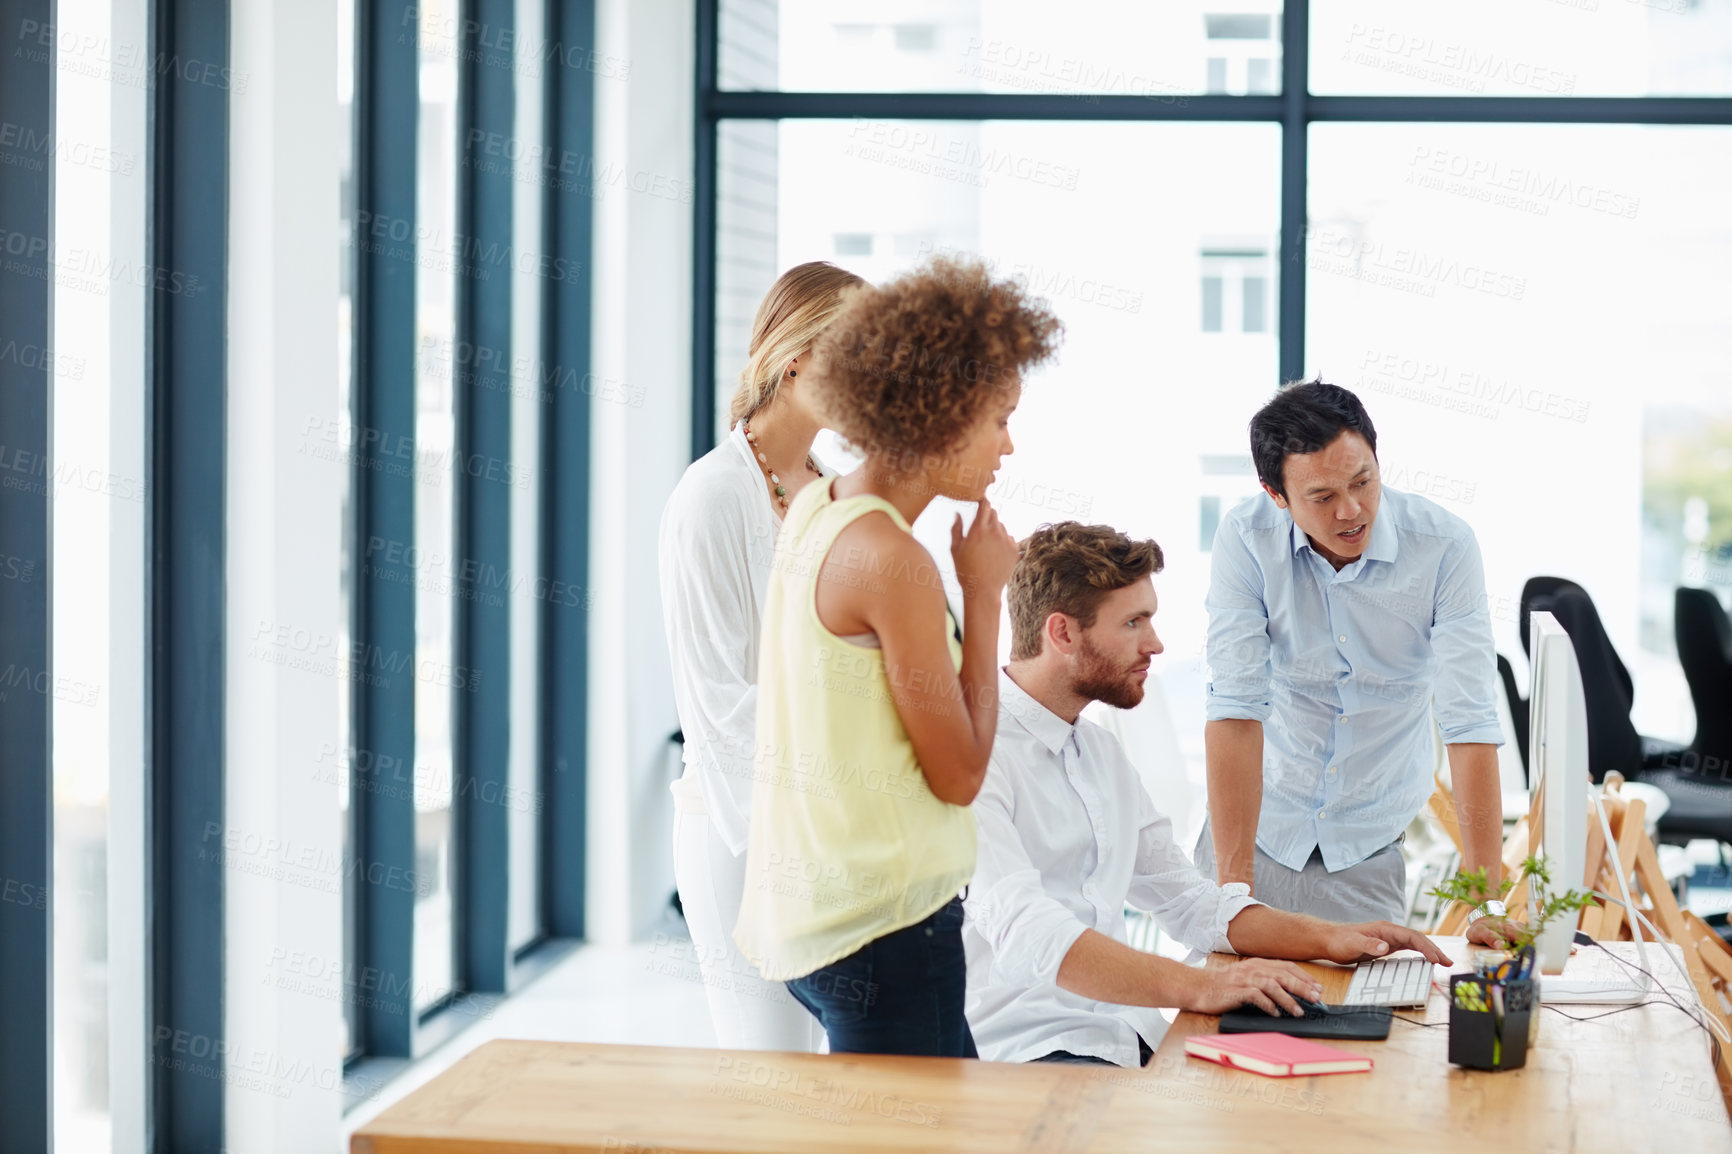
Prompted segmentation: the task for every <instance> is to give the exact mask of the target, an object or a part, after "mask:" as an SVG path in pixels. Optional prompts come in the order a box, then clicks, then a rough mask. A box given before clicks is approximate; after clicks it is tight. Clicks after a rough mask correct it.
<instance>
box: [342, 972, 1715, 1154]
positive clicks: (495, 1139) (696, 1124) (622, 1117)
mask: <svg viewBox="0 0 1732 1154" xmlns="http://www.w3.org/2000/svg"><path fill="white" fill-rule="evenodd" d="M1441 944H1443V945H1444V948H1445V950H1446V951H1450V952H1452V954H1454V955H1455V956H1458V957H1459V954H1455V951H1459V950H1460V949H1461V946H1462V943H1461V942H1460V940H1459V939H1455V940H1448V939H1444V940H1442V941H1441ZM1212 964H1231V962H1230V961H1229V960H1226V959H1213V960H1212ZM1313 969H1314V971H1315V972H1316V973H1317V974H1318V975H1319V977H1320V978H1321V980H1322V983H1323V986H1324V997H1325V1000H1328V999H1330V998H1335V997H1339V996H1340V995H1341V993H1342V992H1343V991H1344V990H1345V989H1346V984H1347V971H1345V970H1339V969H1335V968H1333V967H1327V966H1318V967H1313ZM1666 976H1667V978H1668V985H1669V986H1671V987H1672V988H1674V989H1676V990H1679V991H1680V992H1681V994H1680V996H1681V997H1683V998H1684V999H1685V1000H1686V1001H1688V996H1687V994H1684V993H1682V990H1683V979H1682V978H1681V977H1680V976H1679V975H1677V974H1676V973H1675V972H1674V971H1672V970H1670V969H1668V971H1667V975H1666ZM1605 1009H1606V1007H1594V1006H1575V1007H1568V1008H1567V1012H1569V1013H1572V1014H1577V1015H1579V1016H1584V1017H1585V1016H1587V1015H1591V1014H1595V1013H1601V1012H1603V1011H1604V1010H1605ZM1406 1017H1408V1018H1410V1019H1414V1020H1415V1021H1417V1020H1418V1019H1420V1017H1421V1015H1419V1014H1410V1015H1406ZM1423 1018H1424V1020H1426V1021H1432V1022H1443V1021H1445V1020H1446V1018H1447V1013H1446V1011H1445V1007H1444V1002H1443V996H1442V995H1441V994H1439V993H1434V994H1433V995H1432V1000H1431V1004H1430V1006H1428V1007H1427V1009H1426V1012H1425V1014H1424V1015H1423ZM1214 1028H1215V1019H1214V1018H1211V1017H1206V1016H1203V1015H1196V1014H1181V1015H1180V1016H1179V1019H1178V1021H1177V1022H1175V1023H1174V1024H1173V1027H1172V1029H1171V1030H1170V1031H1169V1032H1168V1034H1167V1036H1166V1037H1165V1038H1164V1039H1163V1040H1162V1042H1161V1046H1160V1048H1159V1049H1158V1050H1157V1051H1156V1052H1155V1056H1154V1057H1153V1058H1152V1059H1151V1060H1150V1062H1149V1065H1148V1066H1146V1067H1145V1068H1143V1069H1142V1070H1121V1069H1109V1068H1106V1067H1099V1066H1052V1065H1009V1064H1003V1063H995V1062H968V1061H957V1060H953V1059H941V1058H883V1057H862V1056H854V1055H839V1056H818V1055H810V1054H751V1053H741V1052H733V1051H723V1050H691V1049H671V1048H659V1047H650V1046H600V1045H582V1044H576V1043H558V1042H512V1041H499V1042H491V1043H489V1044H487V1045H485V1046H482V1047H481V1048H479V1049H478V1050H476V1051H475V1052H474V1053H473V1054H471V1055H469V1056H468V1057H466V1058H464V1059H463V1060H462V1061H461V1062H459V1063H458V1064H457V1065H455V1066H453V1067H452V1068H451V1069H450V1070H448V1071H446V1072H445V1073H444V1074H442V1075H441V1076H440V1077H438V1078H436V1079H434V1080H433V1081H432V1082H430V1083H428V1084H427V1085H426V1086H424V1087H422V1088H421V1089H420V1090H418V1091H416V1092H415V1093H414V1094H412V1095H410V1096H409V1097H407V1098H405V1099H404V1100H403V1101H402V1102H399V1103H398V1104H397V1105H395V1106H393V1107H392V1108H390V1109H389V1110H387V1111H385V1112H384V1113H383V1114H381V1115H380V1116H379V1117H378V1118H377V1119H375V1120H374V1121H373V1122H372V1123H371V1124H369V1125H367V1126H365V1127H363V1128H362V1129H361V1130H359V1131H357V1132H356V1134H355V1136H354V1140H353V1142H352V1144H351V1147H350V1149H351V1154H409V1152H417V1154H420V1152H426V1154H434V1152H437V1154H480V1152H482V1151H489V1152H491V1151H509V1152H512V1154H551V1152H553V1151H561V1152H565V1151H617V1152H619V1154H672V1152H674V1151H705V1152H712V1154H716V1152H724V1151H740V1152H751V1154H759V1152H766V1154H768V1152H778V1154H779V1152H786V1154H807V1152H812V1151H876V1150H890V1151H981V1152H983V1154H985V1152H988V1151H991V1152H995V1154H996V1152H999V1151H1010V1150H1030V1151H1033V1150H1053V1151H1078V1152H1080V1151H1099V1152H1102V1154H1119V1152H1122V1151H1130V1150H1141V1149H1162V1150H1164V1149H1172V1150H1186V1151H1193V1150H1206V1151H1211V1152H1212V1151H1217V1150H1245V1151H1257V1152H1258V1154H1271V1152H1280V1151H1289V1150H1292V1151H1328V1152H1330V1154H1337V1152H1343V1154H1346V1152H1352V1151H1359V1150H1366V1151H1373V1150H1374V1151H1377V1152H1378V1154H1408V1152H1410V1151H1415V1150H1432V1149H1440V1148H1443V1147H1445V1146H1447V1147H1450V1148H1457V1147H1459V1148H1462V1149H1471V1148H1478V1149H1496V1150H1505V1149H1507V1150H1511V1151H1518V1152H1520V1154H1529V1152H1532V1151H1541V1150H1560V1151H1568V1150H1606V1151H1618V1152H1619V1154H1625V1152H1630V1151H1647V1150H1659V1151H1663V1152H1664V1154H1709V1152H1718V1151H1727V1152H1732V1125H1729V1124H1728V1121H1727V1115H1726V1110H1725V1107H1724V1105H1723V1104H1722V1100H1721V1097H1720V1092H1719V1087H1718V1084H1717V1082H1716V1079H1715V1073H1714V1068H1713V1065H1712V1063H1711V1059H1710V1054H1709V1047H1708V1042H1707V1039H1706V1036H1705V1035H1704V1034H1703V1032H1702V1031H1701V1030H1700V1029H1699V1028H1697V1027H1696V1026H1695V1025H1694V1024H1692V1023H1691V1021H1690V1020H1689V1019H1688V1018H1686V1017H1685V1016H1684V1015H1683V1014H1682V1013H1679V1012H1678V1011H1677V1010H1676V1009H1673V1008H1671V1007H1670V1006H1643V1007H1641V1008H1638V1009H1633V1010H1629V1011H1626V1012H1624V1013H1619V1014H1615V1015H1612V1016H1610V1017H1606V1018H1601V1019H1599V1020H1597V1021H1593V1022H1574V1021H1570V1020H1568V1019H1566V1018H1564V1017H1563V1016H1562V1015H1561V1014H1558V1013H1554V1012H1551V1011H1547V1012H1545V1014H1544V1017H1543V1019H1542V1022H1541V1025H1540V1036H1539V1042H1538V1045H1537V1047H1536V1048H1535V1049H1534V1050H1533V1051H1531V1052H1530V1054H1529V1056H1528V1064H1527V1066H1526V1067H1525V1068H1523V1069H1521V1070H1513V1071H1508V1072H1504V1073H1499V1074H1488V1073H1481V1072H1474V1071H1467V1070H1460V1069H1457V1068H1456V1067H1453V1066H1450V1065H1449V1064H1448V1063H1447V1061H1446V1059H1445V1051H1446V1048H1447V1043H1448V1037H1447V1033H1448V1030H1447V1027H1445V1026H1442V1025H1439V1026H1436V1027H1433V1028H1426V1027H1424V1026H1420V1025H1416V1024H1409V1023H1404V1022H1397V1023H1396V1024H1395V1026H1394V1029H1393V1031H1392V1032H1391V1034H1390V1036H1389V1040H1388V1041H1387V1042H1369V1043H1341V1045H1342V1046H1343V1047H1344V1048H1346V1049H1351V1050H1357V1051H1359V1052H1361V1053H1365V1054H1368V1055H1370V1056H1371V1057H1373V1058H1375V1059H1376V1061H1377V1068H1376V1069H1375V1070H1374V1071H1373V1072H1372V1073H1370V1074H1368V1075H1358V1074H1353V1075H1337V1076H1333V1077H1318V1078H1291V1079H1273V1078H1262V1077H1259V1076H1257V1075H1255V1074H1246V1073H1241V1072H1239V1071H1235V1070H1228V1069H1225V1068H1223V1067H1220V1066H1215V1065H1212V1064H1210V1063H1207V1062H1200V1061H1198V1060H1196V1059H1192V1058H1186V1057H1185V1056H1184V1039H1185V1037H1186V1036H1187V1035H1189V1034H1193V1033H1207V1032H1210V1031H1212V1030H1213V1029H1214Z"/></svg>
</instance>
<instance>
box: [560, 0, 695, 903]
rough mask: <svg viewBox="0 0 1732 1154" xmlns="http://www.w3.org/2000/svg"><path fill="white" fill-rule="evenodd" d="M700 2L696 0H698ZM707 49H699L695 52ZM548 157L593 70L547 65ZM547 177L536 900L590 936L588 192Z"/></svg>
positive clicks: (574, 153)
mask: <svg viewBox="0 0 1732 1154" xmlns="http://www.w3.org/2000/svg"><path fill="white" fill-rule="evenodd" d="M702 2H703V0H700V3H702ZM545 43H548V44H566V45H571V44H593V43H595V4H594V0H548V4H547V28H546V33H545ZM701 56H702V53H701V52H700V57H701ZM547 72H548V82H547V109H546V111H547V115H546V117H545V120H544V124H545V126H546V127H545V130H546V132H547V149H548V151H547V153H546V155H548V156H561V157H564V156H571V157H576V158H578V160H579V162H592V161H593V157H594V152H595V74H594V72H592V71H590V70H588V69H584V68H571V67H550V68H548V70H547ZM575 185H576V182H567V181H550V182H549V184H548V187H547V199H546V202H545V209H544V213H543V218H542V219H543V228H544V235H545V242H544V244H543V248H542V261H541V267H542V268H543V269H547V270H553V271H549V272H548V273H547V275H546V277H545V279H544V281H543V285H544V290H545V294H546V295H545V297H544V299H543V307H542V318H543V320H542V338H541V339H542V358H541V362H542V366H543V369H542V376H543V380H542V382H541V386H540V387H541V388H542V389H543V390H545V391H546V393H548V394H549V396H548V399H547V405H546V408H544V409H543V410H542V412H543V421H542V451H541V460H542V462H543V469H542V473H541V476H542V480H543V484H544V488H543V489H542V500H541V531H542V549H541V564H542V567H543V572H542V574H541V581H540V582H539V583H538V585H539V588H540V589H542V590H544V591H545V593H544V596H543V599H542V607H543V608H542V656H541V663H542V678H541V710H542V724H541V740H542V756H541V771H540V772H541V786H542V790H541V796H542V800H543V801H544V802H545V806H544V808H543V811H542V813H543V822H544V824H543V826H542V832H541V858H542V883H541V902H542V910H543V918H544V923H545V929H546V931H547V932H548V933H549V934H550V935H552V936H555V937H569V938H577V937H582V936H583V933H584V886H585V884H586V877H587V870H586V866H585V862H584V855H585V852H586V850H585V847H586V845H587V836H586V833H585V829H584V823H585V821H586V820H587V807H586V803H585V788H586V787H585V781H586V773H587V765H586V761H585V754H584V747H585V741H586V732H587V725H588V715H589V711H588V691H589V674H588V653H589V614H590V612H591V599H590V597H589V592H588V587H589V524H590V516H589V390H588V389H587V388H585V387H584V382H585V378H586V376H587V374H588V373H589V364H590V361H589V357H590V342H589V322H590V297H591V280H590V263H591V257H590V254H591V235H590V231H591V224H592V209H593V205H594V203H595V202H594V200H593V198H592V197H591V196H590V195H589V190H587V189H579V188H578V187H576V186H575Z"/></svg>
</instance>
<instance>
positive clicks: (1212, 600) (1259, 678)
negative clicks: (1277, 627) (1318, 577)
mask: <svg viewBox="0 0 1732 1154" xmlns="http://www.w3.org/2000/svg"><path fill="white" fill-rule="evenodd" d="M1262 586H1263V580H1262V575H1261V573H1259V572H1258V569H1257V564H1256V562H1255V560H1254V559H1253V558H1252V557H1251V551H1250V549H1248V548H1247V547H1246V545H1245V539H1244V536H1243V535H1242V532H1241V530H1240V528H1239V526H1238V524H1237V523H1236V522H1235V521H1232V520H1228V521H1225V522H1223V523H1222V525H1221V528H1220V530H1219V532H1217V533H1216V534H1215V544H1214V547H1213V549H1212V550H1211V555H1210V562H1209V595H1208V598H1207V600H1206V602H1205V604H1206V605H1207V606H1208V610H1209V640H1208V662H1209V692H1208V701H1207V703H1206V706H1205V717H1206V718H1207V720H1209V721H1228V720H1245V721H1267V720H1269V714H1270V713H1271V712H1272V711H1273V705H1272V703H1271V699H1270V676H1269V613H1268V610H1267V608H1266V607H1265V605H1264V602H1263V593H1262Z"/></svg>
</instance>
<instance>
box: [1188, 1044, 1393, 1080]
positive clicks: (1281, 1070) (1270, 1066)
mask: <svg viewBox="0 0 1732 1154" xmlns="http://www.w3.org/2000/svg"><path fill="white" fill-rule="evenodd" d="M1185 1053H1187V1054H1189V1055H1191V1057H1193V1058H1201V1059H1203V1060H1204V1061H1206V1062H1219V1063H1220V1064H1221V1065H1223V1066H1232V1067H1234V1068H1236V1069H1240V1070H1249V1071H1251V1072H1252V1073H1253V1074H1267V1075H1268V1076H1269V1077H1271V1078H1303V1077H1308V1076H1310V1075H1312V1074H1357V1073H1360V1072H1361V1071H1365V1070H1369V1069H1371V1064H1372V1063H1371V1059H1370V1058H1362V1057H1360V1056H1359V1055H1358V1054H1349V1053H1348V1052H1347V1051H1346V1050H1337V1049H1336V1048H1335V1047H1334V1046H1325V1045H1323V1044H1322V1043H1321V1042H1312V1041H1308V1040H1307V1039H1305V1038H1294V1037H1290V1036H1288V1035H1286V1034H1193V1035H1192V1036H1191V1037H1189V1038H1186V1039H1185Z"/></svg>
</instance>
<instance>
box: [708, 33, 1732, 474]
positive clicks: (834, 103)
mask: <svg viewBox="0 0 1732 1154" xmlns="http://www.w3.org/2000/svg"><path fill="white" fill-rule="evenodd" d="M720 24H721V22H720V0H697V52H696V68H697V84H696V94H697V95H696V106H695V109H694V113H695V115H694V123H695V132H696V140H695V157H696V171H695V173H694V196H693V201H694V204H693V213H692V225H693V233H692V239H693V243H692V258H693V268H692V293H693V298H692V310H693V314H692V315H693V323H694V333H693V341H692V398H691V406H692V425H691V438H692V440H691V456H692V459H693V460H696V459H697V458H698V457H701V456H702V455H703V454H704V453H706V452H708V451H709V450H710V449H711V448H713V447H714V445H715V433H714V427H715V421H716V398H715V395H714V389H715V379H716V377H715V372H716V367H715V351H716V334H715V326H716V227H717V211H716V209H717V193H718V188H719V173H718V168H717V157H718V149H717V135H718V131H719V127H720V125H721V123H722V122H723V121H726V120H769V121H780V120H801V119H848V118H852V117H868V118H872V119H879V120H949V121H970V120H1046V121H1079V122H1084V121H1113V122H1120V123H1146V122H1151V121H1212V122H1221V123H1226V122H1235V121H1259V122H1265V123H1275V124H1279V125H1280V126H1281V129H1282V132H1281V234H1280V248H1279V250H1278V251H1277V253H1276V254H1275V259H1274V262H1273V263H1274V274H1275V275H1274V282H1273V284H1272V285H1271V287H1272V288H1273V290H1274V292H1275V301H1276V304H1275V324H1274V332H1275V338H1276V347H1277V350H1278V352H1277V358H1278V359H1277V363H1278V364H1279V366H1280V368H1279V381H1277V382H1275V383H1280V381H1291V380H1298V379H1300V378H1301V377H1303V376H1304V373H1305V220H1306V203H1307V201H1306V198H1307V193H1308V187H1307V166H1308V162H1309V156H1310V154H1309V137H1310V131H1309V130H1310V127H1311V125H1313V124H1317V123H1322V122H1331V121H1334V122H1341V121H1347V122H1358V123H1388V122H1407V123H1415V124H1425V123H1432V124H1435V123H1477V124H1668V125H1732V97H1719V96H1317V95H1313V94H1312V93H1311V91H1310V61H1311V52H1310V2H1309V0H1286V3H1285V5H1284V7H1283V9H1282V11H1281V14H1280V26H1279V38H1278V39H1277V40H1274V41H1271V42H1272V43H1276V44H1278V45H1279V46H1280V50H1281V70H1280V75H1281V91H1280V93H1279V94H1276V95H1265V96H1227V95H1192V96H1183V97H1163V98H1162V99H1158V100H1151V99H1147V98H1145V97H1142V96H1134V95H1123V94H1113V95H1101V96H1091V98H1090V99H1089V100H1087V101H1082V100H1078V99H1076V97H1075V96H1074V95H1072V94H1069V93H1038V94H1035V93H975V92H783V91H723V90H721V89H719V88H718V87H717V62H718V60H719V58H720V44H719V41H718V34H719V30H720Z"/></svg>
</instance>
